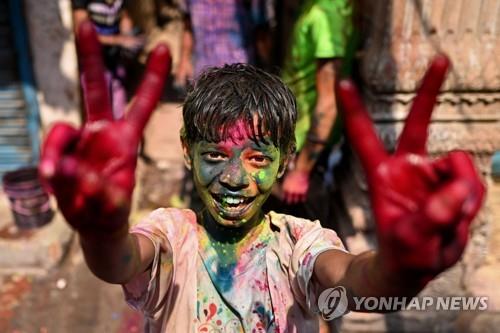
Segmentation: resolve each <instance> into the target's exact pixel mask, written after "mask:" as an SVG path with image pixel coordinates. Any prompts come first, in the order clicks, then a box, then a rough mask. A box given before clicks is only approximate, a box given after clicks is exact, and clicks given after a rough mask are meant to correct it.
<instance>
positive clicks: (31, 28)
mask: <svg viewBox="0 0 500 333" xmlns="http://www.w3.org/2000/svg"><path fill="white" fill-rule="evenodd" d="M24 7H25V8H24V10H25V15H26V24H27V26H28V27H27V28H28V34H29V39H30V40H29V42H30V45H31V55H32V61H33V71H34V76H35V82H36V85H37V89H38V101H39V106H40V118H41V128H42V133H43V132H46V131H47V129H48V128H50V126H51V125H52V124H53V123H54V122H56V121H67V122H70V123H72V124H75V125H77V124H79V123H80V117H81V115H80V111H79V110H80V98H79V85H78V72H77V70H78V69H77V59H76V50H75V46H74V35H73V33H72V19H71V1H70V0H57V1H37V0H24Z"/></svg>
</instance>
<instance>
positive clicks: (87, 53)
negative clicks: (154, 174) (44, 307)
mask: <svg viewBox="0 0 500 333" xmlns="http://www.w3.org/2000/svg"><path fill="white" fill-rule="evenodd" d="M78 36H79V38H78V40H77V46H78V53H79V58H80V63H81V66H82V73H83V74H82V88H83V95H84V96H83V99H84V103H85V109H86V114H87V119H86V122H85V124H84V125H83V126H82V128H80V129H75V128H73V127H71V126H69V125H67V124H63V123H59V124H56V125H55V126H54V127H53V128H52V129H51V131H50V133H49V134H48V136H47V138H46V140H45V142H44V144H43V149H42V158H41V163H40V167H39V172H40V176H41V177H42V179H43V180H44V181H45V183H46V184H47V185H48V187H49V189H50V190H51V191H52V192H53V193H54V195H55V197H56V199H57V201H58V204H59V209H60V210H61V212H62V213H63V215H64V217H65V218H66V220H67V221H68V222H69V223H70V224H71V225H72V226H73V227H74V228H75V229H77V230H78V231H80V232H86V231H88V232H91V233H94V232H95V233H99V232H106V233H110V232H114V231H117V230H122V229H123V228H124V227H125V226H126V225H127V222H128V214H129V212H130V202H131V196H132V191H133V188H134V183H135V181H134V173H135V166H136V160H137V148H138V144H139V141H140V138H141V136H142V132H143V130H144V127H145V125H146V123H147V121H148V119H149V117H150V115H151V113H152V111H153V110H154V108H155V106H156V104H157V102H158V100H159V99H160V97H161V93H162V91H163V86H164V82H165V79H166V77H167V75H168V73H169V71H170V64H171V61H170V52H169V50H168V48H167V47H166V46H165V45H160V46H158V47H157V48H156V49H155V50H154V51H153V52H152V54H151V56H150V57H149V61H148V64H147V68H146V72H145V76H144V78H143V80H142V82H141V85H140V86H139V89H138V90H137V93H136V95H135V97H134V99H133V101H132V104H131V106H130V109H129V112H128V114H127V119H122V120H114V119H113V115H112V106H111V102H110V97H109V89H108V87H107V84H106V79H105V67H104V64H103V61H102V54H101V46H100V44H99V42H98V39H97V36H96V33H95V31H94V28H93V26H92V23H90V22H89V21H87V22H84V23H83V24H81V26H80V30H79V34H78Z"/></svg>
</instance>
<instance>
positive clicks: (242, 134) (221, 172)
mask: <svg viewBox="0 0 500 333" xmlns="http://www.w3.org/2000/svg"><path fill="white" fill-rule="evenodd" d="M236 127H238V126H236ZM266 141H267V142H266V143H264V142H258V143H257V142H256V141H254V140H252V138H251V137H249V135H248V134H247V131H237V134H234V133H233V134H231V137H230V138H228V139H226V140H225V141H222V142H218V143H213V142H207V141H199V142H196V143H195V144H193V146H192V147H191V151H190V153H191V154H190V155H191V158H192V163H191V165H192V168H193V176H194V183H195V186H196V189H197V191H198V193H199V194H200V196H201V199H202V200H203V203H204V204H205V207H206V208H207V210H208V211H209V212H210V215H211V216H212V217H213V218H214V220H215V221H216V222H217V223H218V224H221V225H224V226H228V227H239V226H243V225H244V224H247V225H248V224H250V225H253V222H257V221H254V220H255V219H258V218H260V214H258V213H260V210H261V207H262V205H263V204H264V202H265V201H266V199H267V197H268V196H269V194H270V193H271V189H272V187H273V184H274V182H275V180H276V178H277V177H278V175H279V173H280V169H282V168H280V164H281V162H282V159H281V154H280V150H279V148H278V147H276V146H275V145H274V144H273V143H271V140H270V139H269V138H266ZM248 222H250V223H248Z"/></svg>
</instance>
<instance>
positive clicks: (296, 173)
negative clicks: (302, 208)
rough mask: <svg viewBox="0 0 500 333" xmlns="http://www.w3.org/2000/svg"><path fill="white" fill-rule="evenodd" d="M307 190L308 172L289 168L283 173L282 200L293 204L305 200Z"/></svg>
mask: <svg viewBox="0 0 500 333" xmlns="http://www.w3.org/2000/svg"><path fill="white" fill-rule="evenodd" d="M308 190H309V173H308V172H305V171H301V170H291V171H288V172H287V173H286V174H285V179H284V181H283V201H284V202H286V203H287V204H289V205H294V204H297V203H301V202H304V201H306V198H307V191H308Z"/></svg>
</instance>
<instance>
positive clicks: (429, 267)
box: [315, 55, 485, 296]
mask: <svg viewBox="0 0 500 333" xmlns="http://www.w3.org/2000/svg"><path fill="white" fill-rule="evenodd" d="M448 67H449V60H448V58H447V57H446V56H444V55H438V56H437V57H436V58H435V59H434V60H433V62H432V64H431V66H430V68H429V70H428V71H427V73H426V74H425V76H424V78H423V80H422V83H421V86H420V88H419V91H418V93H417V96H416V98H415V100H414V102H413V104H412V107H411V110H410V113H409V115H408V118H407V120H406V123H405V127H404V129H403V132H402V134H401V137H400V138H399V142H398V145H397V147H396V150H395V152H394V154H389V153H387V152H386V151H385V150H384V147H383V145H382V143H381V142H380V141H379V139H378V137H377V135H376V133H375V130H374V128H373V125H372V122H371V120H370V118H369V116H368V113H367V112H366V110H365V108H364V106H363V103H362V102H361V98H360V96H359V95H358V93H357V91H356V88H355V86H354V84H353V83H352V82H351V81H348V80H342V81H340V82H339V84H338V86H337V95H338V97H339V99H340V102H341V103H342V105H343V107H344V114H345V122H346V124H345V125H346V129H347V134H348V136H349V139H350V142H351V144H352V146H353V148H354V150H355V151H356V153H357V155H358V157H359V159H360V161H361V164H362V166H363V168H364V170H365V173H366V178H367V182H368V185H369V188H370V198H371V204H372V209H373V214H374V217H375V221H376V224H377V234H378V240H379V250H378V252H377V253H375V252H366V253H363V254H360V255H357V256H353V255H350V254H345V253H341V252H340V251H328V252H325V253H323V254H321V255H320V256H319V257H318V259H317V261H316V265H315V278H316V279H317V281H318V282H319V283H320V285H321V286H322V287H324V288H328V287H333V286H339V285H342V286H344V287H346V289H347V290H348V291H349V292H350V293H351V295H355V296H390V295H415V294H416V293H418V292H419V291H420V290H421V289H422V288H423V287H424V286H425V285H426V283H427V282H429V281H430V280H431V279H432V278H434V277H435V276H436V275H437V274H439V273H440V272H442V271H443V270H445V269H447V268H448V267H450V266H452V265H453V264H455V263H456V262H457V261H458V259H459V258H460V257H461V255H462V252H463V250H464V248H465V245H466V243H467V238H468V231H469V225H470V223H471V221H472V220H473V218H474V217H475V215H476V213H477V212H478V210H479V208H480V206H481V203H482V200H483V196H484V191H485V190H484V186H483V184H482V182H481V180H480V177H479V175H478V173H477V171H476V169H475V167H474V164H473V162H472V160H471V158H470V156H469V155H468V154H467V153H465V152H462V151H454V152H451V153H448V154H447V155H445V156H442V157H440V158H430V157H429V156H427V152H426V141H427V129H428V125H429V121H430V118H431V114H432V109H433V106H434V104H435V102H436V98H437V95H438V92H439V89H440V87H441V84H442V82H443V81H444V78H445V75H446V72H447V69H448Z"/></svg>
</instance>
